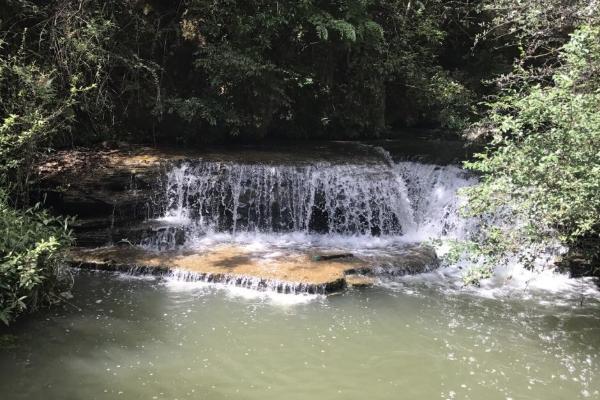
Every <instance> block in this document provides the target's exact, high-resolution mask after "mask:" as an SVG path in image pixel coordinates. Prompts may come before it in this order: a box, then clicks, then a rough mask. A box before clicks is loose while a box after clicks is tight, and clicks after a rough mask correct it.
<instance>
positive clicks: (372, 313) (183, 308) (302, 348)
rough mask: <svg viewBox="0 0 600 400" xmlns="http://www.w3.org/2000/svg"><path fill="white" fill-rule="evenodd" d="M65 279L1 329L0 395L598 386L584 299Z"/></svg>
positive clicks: (487, 393)
mask: <svg viewBox="0 0 600 400" xmlns="http://www.w3.org/2000/svg"><path fill="white" fill-rule="evenodd" d="M74 292H75V293H74V294H75V296H76V297H75V299H74V300H73V306H68V307H66V308H55V309H54V310H52V311H50V312H44V313H38V314H36V315H33V316H31V317H28V318H26V319H25V320H23V321H21V322H20V323H18V324H17V325H15V326H13V327H12V328H11V329H10V330H9V331H7V332H4V333H8V334H10V335H14V336H12V338H13V339H14V340H12V341H11V340H10V338H11V337H10V336H9V337H8V339H7V337H6V336H4V340H3V341H2V343H4V348H3V349H1V350H0V351H1V353H0V354H1V355H0V398H1V399H3V400H11V399H86V400H87V399H490V400H492V399H515V400H516V399H546V400H549V399H576V398H586V397H589V398H600V394H599V391H600V366H599V362H600V359H599V357H598V355H599V353H600V351H599V350H600V305H599V304H598V303H596V302H593V301H591V300H587V301H585V302H584V304H583V306H581V305H580V303H579V300H576V299H575V300H567V301H564V300H563V301H561V302H560V305H556V304H553V303H556V302H555V301H553V299H545V300H546V301H545V302H542V303H543V304H541V302H540V299H537V298H534V299H529V300H524V299H514V300H506V299H505V300H497V299H484V298H481V297H478V296H473V295H468V294H463V293H460V292H445V291H443V290H439V289H434V288H427V287H423V286H419V285H412V286H411V285H408V286H407V285H397V287H396V288H395V289H393V288H383V287H378V288H371V289H364V290H350V291H348V292H346V293H344V294H342V295H337V296H330V297H328V298H318V299H312V300H310V301H307V302H305V303H299V304H289V303H294V301H293V300H294V298H285V297H281V298H275V299H270V298H262V297H253V296H248V295H247V294H248V293H246V292H244V291H229V290H223V289H215V288H214V287H208V286H203V285H190V286H189V287H188V286H187V285H174V286H173V285H169V284H167V283H165V282H163V281H159V280H146V279H126V278H124V277H119V276H115V275H107V274H87V273H85V274H84V273H82V274H79V275H78V277H77V280H76V286H75V291H74ZM240 294H246V295H240ZM75 306H76V307H79V308H80V310H77V309H76V308H75ZM11 342H12V346H11Z"/></svg>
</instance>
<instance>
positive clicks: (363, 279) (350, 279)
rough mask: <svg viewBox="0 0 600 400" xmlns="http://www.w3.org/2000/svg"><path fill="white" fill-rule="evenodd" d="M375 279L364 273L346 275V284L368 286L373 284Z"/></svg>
mask: <svg viewBox="0 0 600 400" xmlns="http://www.w3.org/2000/svg"><path fill="white" fill-rule="evenodd" d="M375 282H376V279H375V278H374V277H372V276H366V275H346V284H347V285H348V286H351V287H369V286H373V285H374V284H375Z"/></svg>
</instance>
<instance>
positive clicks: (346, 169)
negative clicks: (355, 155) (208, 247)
mask: <svg viewBox="0 0 600 400" xmlns="http://www.w3.org/2000/svg"><path fill="white" fill-rule="evenodd" d="M375 154H376V157H375V160H371V161H370V162H363V163H357V164H339V163H338V164H334V163H327V162H316V163H303V164H298V165H284V164H277V165H271V164H260V163H237V162H219V161H207V160H195V161H185V162H181V163H179V164H178V165H175V166H173V167H172V168H171V169H170V170H169V171H168V173H167V177H166V178H167V179H166V187H165V198H166V199H167V204H166V211H165V213H164V216H163V218H162V220H163V221H165V222H168V223H172V224H175V225H179V226H180V227H183V229H185V231H186V240H187V239H191V238H198V237H202V236H206V235H207V234H209V233H210V234H212V235H213V236H214V235H218V234H221V235H223V234H225V235H229V236H244V235H245V236H246V237H248V236H249V235H250V236H251V235H252V234H262V235H265V234H267V235H268V234H271V235H273V234H279V235H281V234H303V235H327V236H328V237H341V238H344V237H345V238H350V237H364V238H371V239H374V238H380V239H381V238H387V239H389V238H403V239H405V240H412V241H420V240H427V239H438V238H444V237H449V238H462V237H464V236H465V235H466V234H467V233H468V227H469V224H468V221H465V220H464V219H463V218H461V217H460V216H459V203H460V201H459V197H458V196H457V191H458V189H459V188H461V187H464V186H467V185H471V184H473V183H474V182H475V180H474V178H472V177H469V176H468V175H467V174H466V173H465V172H464V171H463V170H462V169H460V168H458V167H456V166H441V165H434V164H424V163H418V162H411V161H401V162H398V163H395V162H394V161H392V159H391V157H389V154H387V153H385V152H384V151H383V150H382V149H378V150H377V151H376V152H375ZM381 155H383V157H381ZM174 236H175V235H174V234H173V230H172V229H171V230H167V234H164V233H163V234H162V235H160V238H159V239H158V240H159V241H163V242H164V240H172V239H169V238H173V237H174ZM320 240H325V239H323V238H321V239H320Z"/></svg>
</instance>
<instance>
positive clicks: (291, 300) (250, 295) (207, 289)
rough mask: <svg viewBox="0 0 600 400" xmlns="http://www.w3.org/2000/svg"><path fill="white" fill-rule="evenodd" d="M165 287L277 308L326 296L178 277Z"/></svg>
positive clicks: (172, 278)
mask: <svg viewBox="0 0 600 400" xmlns="http://www.w3.org/2000/svg"><path fill="white" fill-rule="evenodd" d="M164 285H165V286H166V287H167V288H168V289H169V290H172V291H176V292H190V293H193V294H202V295H204V294H209V293H213V292H214V291H215V290H218V291H223V292H225V294H226V295H227V297H229V298H231V299H243V300H246V301H260V302H265V303H268V304H272V305H276V306H294V305H300V304H306V303H310V302H313V301H319V300H322V299H323V298H325V296H324V295H320V294H310V293H306V292H301V293H280V292H277V291H275V290H268V289H267V290H256V289H253V288H247V287H243V286H237V285H234V284H226V283H215V282H207V281H204V280H195V281H191V280H182V279H179V278H178V277H176V276H168V277H165V279H164Z"/></svg>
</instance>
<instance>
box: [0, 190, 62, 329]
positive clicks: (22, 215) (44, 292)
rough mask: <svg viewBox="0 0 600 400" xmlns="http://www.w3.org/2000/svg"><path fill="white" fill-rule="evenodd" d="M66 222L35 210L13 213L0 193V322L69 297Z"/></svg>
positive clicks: (3, 195) (34, 208) (14, 210)
mask: <svg viewBox="0 0 600 400" xmlns="http://www.w3.org/2000/svg"><path fill="white" fill-rule="evenodd" d="M67 222H68V221H67V220H62V219H58V218H55V217H51V216H49V215H48V214H47V213H46V212H45V211H44V210H41V209H40V208H39V207H37V206H36V207H33V208H30V209H27V210H16V209H14V208H12V207H11V206H10V205H9V204H8V201H7V197H6V195H5V194H3V193H0V321H2V322H4V323H5V324H9V323H10V322H11V321H12V320H14V319H15V318H16V317H17V316H18V315H19V314H21V313H23V312H24V311H26V310H29V311H32V310H35V309H37V308H38V307H39V306H42V305H49V304H54V303H56V302H58V301H60V300H61V299H63V298H66V297H69V296H70V294H69V293H68V290H69V288H70V279H69V275H68V273H67V272H66V271H65V269H64V265H65V262H64V261H65V250H66V248H67V246H69V245H70V243H71V236H70V231H69V229H68V225H67Z"/></svg>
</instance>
